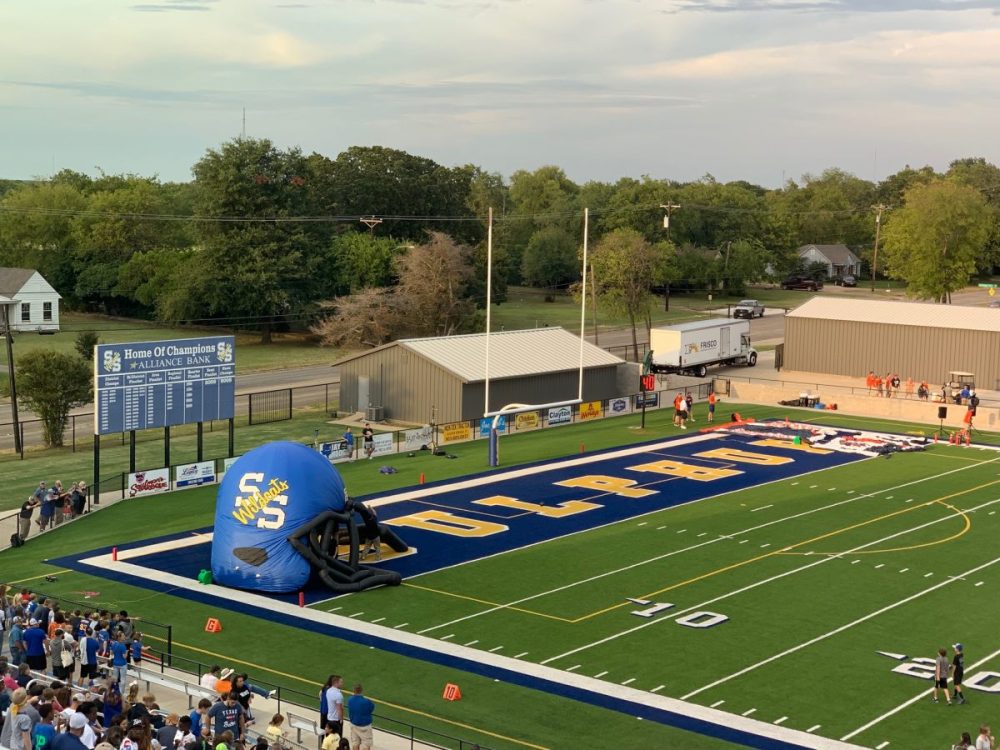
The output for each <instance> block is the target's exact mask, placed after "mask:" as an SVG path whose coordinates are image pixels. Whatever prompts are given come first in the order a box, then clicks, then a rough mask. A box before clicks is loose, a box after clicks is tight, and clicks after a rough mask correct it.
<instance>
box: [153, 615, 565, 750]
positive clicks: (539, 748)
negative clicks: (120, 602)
mask: <svg viewBox="0 0 1000 750" xmlns="http://www.w3.org/2000/svg"><path fill="white" fill-rule="evenodd" d="M143 637H144V638H149V639H151V640H155V641H164V642H165V641H166V639H165V638H160V637H158V636H155V635H149V634H147V633H143ZM174 645H175V646H180V647H181V648H186V649H188V650H189V651H197V652H198V653H199V654H205V655H206V656H212V657H214V660H215V661H222V662H231V663H233V664H243V665H245V666H248V667H251V668H252V669H260V670H263V671H265V672H270V673H271V674H276V675H280V676H282V677H287V678H288V679H290V680H298V681H299V682H304V683H306V684H307V685H312V686H314V687H316V686H317V685H318V683H317V682H316V681H315V680H307V679H306V678H304V677H299V675H296V674H289V673H288V672H282V671H280V670H278V669H272V668H271V667H265V666H264V665H263V664H254V663H253V662H252V661H247V660H246V659H237V658H235V657H232V656H226V655H224V654H219V653H216V652H215V651H208V650H207V649H203V648H198V647H197V646H189V645H187V644H186V643H181V642H180V641H174ZM370 697H371V698H372V699H373V700H378V701H380V702H381V703H382V705H385V706H390V707H392V708H395V709H398V710H400V711H405V712H407V713H411V714H415V715H416V716H423V717H424V718H426V719H432V720H433V721H440V722H441V723H442V724H450V725H452V726H456V727H460V728H462V729H468V730H469V731H470V732H479V733H480V734H485V735H488V736H489V737H496V738H497V739H498V740H504V741H505V742H513V743H514V744H515V745H521V746H522V747H530V748H532V750H550V748H548V747H546V746H544V745H534V744H532V743H530V742H525V741H523V740H518V739H515V738H513V737H508V736H507V735H504V734H498V733H497V732H491V731H489V730H488V729H482V728H481V727H477V726H473V725H472V724H465V723H463V722H461V721H454V720H452V719H446V718H444V717H442V716H437V715H435V714H432V713H428V712H426V711H421V710H420V709H417V708H410V707H408V706H401V705H399V704H398V703H390V702H389V701H387V700H384V699H381V698H377V697H375V696H370ZM317 700H318V699H317Z"/></svg>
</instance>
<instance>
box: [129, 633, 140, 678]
mask: <svg viewBox="0 0 1000 750" xmlns="http://www.w3.org/2000/svg"><path fill="white" fill-rule="evenodd" d="M131 651H132V666H133V667H135V672H136V674H139V665H140V664H141V663H142V633H140V632H139V631H138V630H137V631H135V633H133V634H132V644H131Z"/></svg>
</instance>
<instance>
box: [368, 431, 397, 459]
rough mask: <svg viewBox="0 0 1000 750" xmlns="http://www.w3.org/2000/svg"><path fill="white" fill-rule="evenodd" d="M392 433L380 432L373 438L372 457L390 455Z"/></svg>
mask: <svg viewBox="0 0 1000 750" xmlns="http://www.w3.org/2000/svg"><path fill="white" fill-rule="evenodd" d="M392 440H393V433H391V432H380V433H378V434H377V435H376V436H375V437H373V438H372V443H374V447H375V450H373V451H372V455H373V456H381V455H383V454H385V453H392V449H393V445H392Z"/></svg>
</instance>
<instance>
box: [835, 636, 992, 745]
mask: <svg viewBox="0 0 1000 750" xmlns="http://www.w3.org/2000/svg"><path fill="white" fill-rule="evenodd" d="M998 656H1000V649H997V650H996V651H994V652H993V653H992V654H990V655H989V656H985V657H983V658H982V659H980V660H979V661H977V662H976V663H975V664H970V665H969V671H970V672H971V671H972V670H973V669H978V668H979V667H981V666H983V665H984V664H986V663H987V662H989V661H992V660H993V659H995V658H996V657H998ZM933 691H934V688H927V689H926V690H922V691H921V692H919V693H917V694H916V695H915V696H913V697H912V698H910V699H909V700H907V701H904V702H903V703H900V704H899V705H898V706H896V707H895V708H894V709H892V710H890V711H886V712H885V713H884V714H882V715H881V716H876V717H875V718H874V719H872V720H871V721H869V722H868V723H867V724H862V725H861V726H860V727H858V728H857V729H855V730H854V731H853V732H849V733H847V734H845V735H844V736H843V737H841V738H840V739H841V740H843V741H844V742H846V741H847V740H849V739H851V737H854V736H855V735H858V734H861V733H862V732H864V731H865V730H867V729H871V728H872V727H873V726H875V725H876V724H878V723H880V722H882V721H885V720H886V719H888V718H889V717H890V716H895V715H896V714H898V713H899V712H900V711H902V710H903V709H904V708H909V707H910V706H912V705H913V704H914V703H919V702H920V701H921V700H924V699H926V698H927V696H928V695H930V694H931V693H932V692H933Z"/></svg>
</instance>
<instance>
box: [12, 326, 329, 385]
mask: <svg viewBox="0 0 1000 750" xmlns="http://www.w3.org/2000/svg"><path fill="white" fill-rule="evenodd" d="M60 328H61V330H60V331H59V333H56V334H53V335H51V336H40V335H38V334H34V333H21V334H15V338H14V361H15V362H17V360H18V358H19V357H22V356H24V355H25V354H27V353H28V352H30V351H34V350H36V349H51V350H55V351H60V352H65V353H75V352H76V348H75V344H76V337H77V334H79V333H80V332H81V331H94V332H96V333H97V334H98V335H99V336H100V338H101V343H103V344H116V343H122V342H127V341H159V340H163V339H185V338H197V337H199V336H212V335H217V334H218V331H216V330H214V329H208V328H169V327H165V326H161V325H157V324H156V323H150V322H147V321H141V320H123V319H116V318H106V317H103V316H99V315H87V314H84V313H74V312H65V313H62V315H61V316H60ZM236 346H237V354H236V371H237V372H238V373H247V372H256V371H260V370H278V369H284V368H286V367H304V366H307V365H320V364H328V363H330V362H333V361H334V360H335V359H336V358H337V356H338V353H337V350H335V349H330V348H328V347H320V346H317V345H316V344H315V343H314V342H312V341H309V340H307V338H306V337H305V336H304V335H302V334H283V333H278V334H275V337H274V343H272V344H268V345H264V344H261V343H260V336H258V335H256V334H254V335H251V334H238V335H237V336H236ZM0 367H2V369H3V371H4V373H6V367H7V352H6V349H4V348H3V347H0ZM3 377H4V379H6V375H4V376H3Z"/></svg>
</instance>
